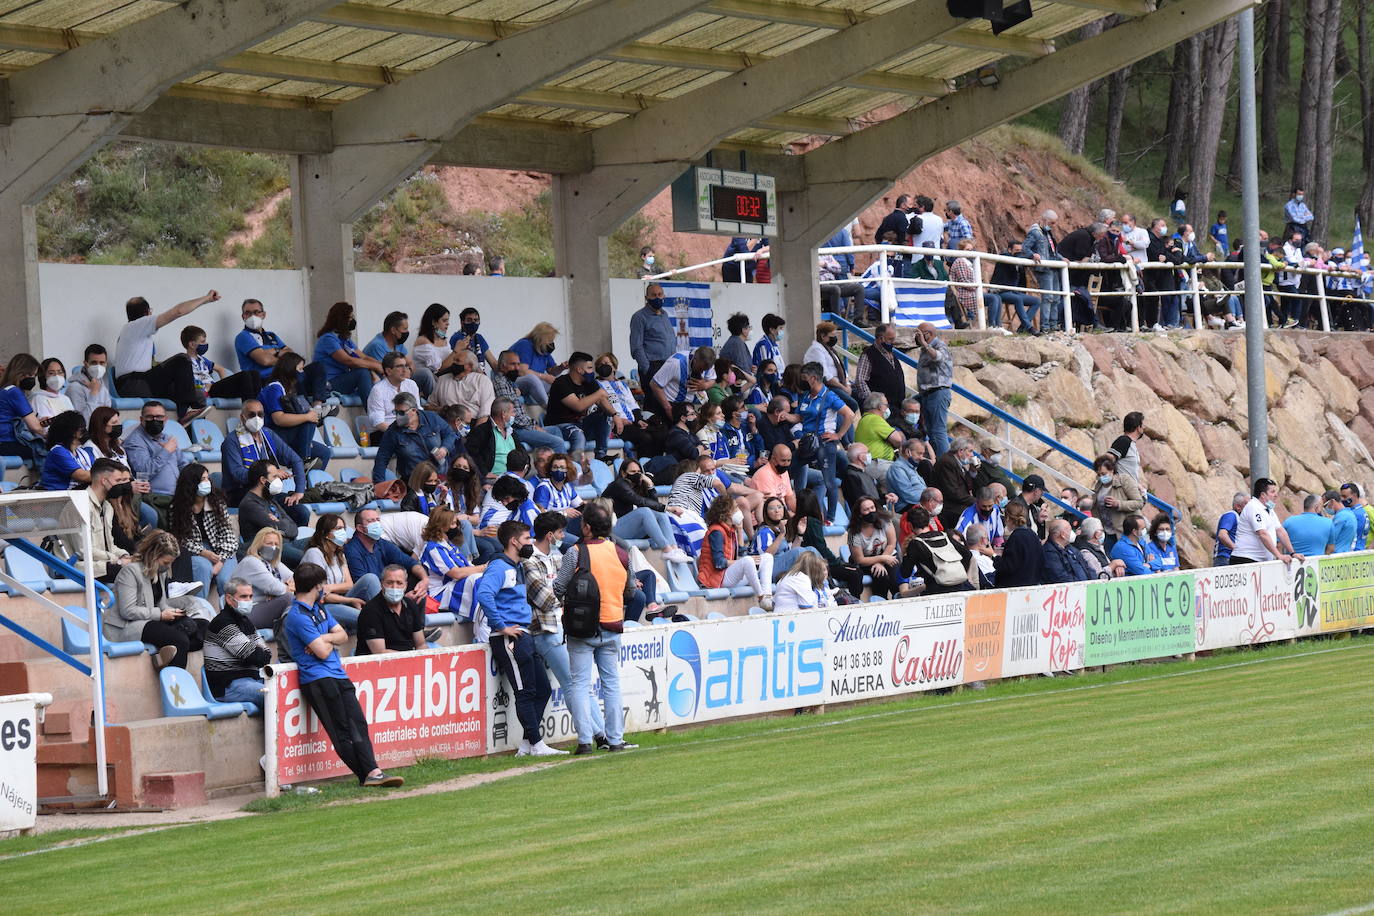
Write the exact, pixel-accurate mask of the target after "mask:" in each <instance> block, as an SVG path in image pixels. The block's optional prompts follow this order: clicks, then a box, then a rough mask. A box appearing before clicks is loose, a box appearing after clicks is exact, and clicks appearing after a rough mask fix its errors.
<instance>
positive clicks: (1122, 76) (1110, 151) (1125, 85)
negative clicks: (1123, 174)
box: [1102, 67, 1131, 178]
mask: <svg viewBox="0 0 1374 916" xmlns="http://www.w3.org/2000/svg"><path fill="white" fill-rule="evenodd" d="M1130 80H1131V68H1130V67H1122V68H1121V69H1120V70H1118V71H1116V72H1115V73H1113V74H1112V75H1111V76H1109V77H1107V139H1106V146H1105V148H1104V149H1103V153H1102V168H1103V169H1105V170H1106V172H1107V174H1108V175H1111V176H1112V177H1114V178H1115V177H1120V176H1119V175H1118V172H1119V171H1120V169H1121V121H1122V119H1123V118H1124V117H1125V115H1126V91H1127V89H1129V88H1130Z"/></svg>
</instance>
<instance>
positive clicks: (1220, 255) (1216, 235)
mask: <svg viewBox="0 0 1374 916" xmlns="http://www.w3.org/2000/svg"><path fill="white" fill-rule="evenodd" d="M1207 237H1208V238H1210V239H1211V240H1212V250H1213V252H1214V253H1215V254H1216V256H1217V260H1218V261H1229V260H1230V259H1231V230H1230V229H1229V228H1228V227H1227V225H1226V211H1225V210H1218V211H1217V221H1216V222H1215V223H1213V224H1212V225H1211V227H1210V228H1209V229H1208V230H1207Z"/></svg>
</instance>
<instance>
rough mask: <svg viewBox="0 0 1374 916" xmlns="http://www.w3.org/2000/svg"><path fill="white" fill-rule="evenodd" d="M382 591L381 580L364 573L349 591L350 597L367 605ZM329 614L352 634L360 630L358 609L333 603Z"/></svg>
mask: <svg viewBox="0 0 1374 916" xmlns="http://www.w3.org/2000/svg"><path fill="white" fill-rule="evenodd" d="M381 591H382V582H381V580H380V579H378V578H377V576H376V575H375V574H373V573H363V574H362V575H361V576H359V577H358V578H357V579H355V580H353V587H352V588H350V589H349V590H348V597H350V598H361V599H363V603H364V604H366V603H367V602H369V601H371V600H372V599H373V598H376V597H377V596H378V595H379V594H381ZM329 613H330V615H331V616H333V618H334V619H335V620H337V621H338V622H339V625H340V626H342V627H343V628H344V629H345V630H348V631H349V632H350V633H352V632H353V631H354V630H356V629H357V628H358V614H359V611H358V609H357V608H355V607H350V606H349V605H347V604H332V603H331V604H330V605H329Z"/></svg>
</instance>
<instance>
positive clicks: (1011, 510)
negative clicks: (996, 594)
mask: <svg viewBox="0 0 1374 916" xmlns="http://www.w3.org/2000/svg"><path fill="white" fill-rule="evenodd" d="M1002 519H1003V521H1004V523H1005V524H1006V526H1007V540H1006V542H1005V543H1004V544H1003V545H1002V555H1001V556H1000V557H998V558H997V559H996V561H995V562H994V563H993V565H994V566H995V567H996V568H997V587H998V588H1015V587H1016V586H1021V585H1039V584H1040V580H1041V579H1042V578H1043V573H1044V568H1045V551H1044V549H1043V547H1042V546H1041V544H1040V538H1039V537H1038V536H1037V535H1036V533H1035V530H1034V529H1033V528H1031V527H1030V513H1029V511H1028V510H1027V509H1026V505H1025V503H1018V502H1010V503H1007V508H1006V510H1005V511H1004V512H1003V513H1002Z"/></svg>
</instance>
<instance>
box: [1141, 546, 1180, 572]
mask: <svg viewBox="0 0 1374 916" xmlns="http://www.w3.org/2000/svg"><path fill="white" fill-rule="evenodd" d="M1145 562H1146V563H1147V564H1149V567H1150V572H1170V571H1171V570H1175V569H1178V549H1177V548H1176V547H1174V545H1173V544H1165V545H1164V546H1162V547H1161V546H1160V544H1159V542H1158V541H1151V542H1150V543H1148V544H1146V545H1145Z"/></svg>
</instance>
